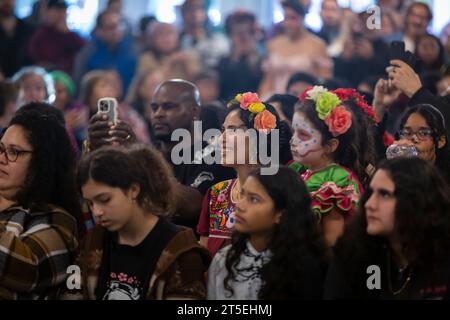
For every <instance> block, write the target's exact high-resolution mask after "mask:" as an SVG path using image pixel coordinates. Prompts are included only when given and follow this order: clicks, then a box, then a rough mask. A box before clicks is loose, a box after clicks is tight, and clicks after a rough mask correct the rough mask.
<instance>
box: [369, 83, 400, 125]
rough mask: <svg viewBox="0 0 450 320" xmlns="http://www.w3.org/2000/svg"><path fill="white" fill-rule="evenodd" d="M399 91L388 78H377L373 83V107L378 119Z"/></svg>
mask: <svg viewBox="0 0 450 320" xmlns="http://www.w3.org/2000/svg"><path fill="white" fill-rule="evenodd" d="M400 93H401V92H400V90H398V89H397V88H396V87H394V86H393V85H392V84H391V83H390V81H389V80H384V79H380V80H378V82H377V84H376V85H375V91H374V98H373V107H374V108H375V113H376V114H377V117H378V118H379V119H383V117H384V113H385V111H386V109H387V108H389V107H390V106H391V105H392V104H393V103H394V102H395V101H396V100H397V99H398V97H399V96H400Z"/></svg>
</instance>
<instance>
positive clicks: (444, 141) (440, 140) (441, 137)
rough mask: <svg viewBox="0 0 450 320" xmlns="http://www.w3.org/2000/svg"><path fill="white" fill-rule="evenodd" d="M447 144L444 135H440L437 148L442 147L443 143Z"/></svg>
mask: <svg viewBox="0 0 450 320" xmlns="http://www.w3.org/2000/svg"><path fill="white" fill-rule="evenodd" d="M446 144H447V139H446V138H445V136H440V137H439V140H438V145H437V147H438V149H442V148H443V147H445V145H446Z"/></svg>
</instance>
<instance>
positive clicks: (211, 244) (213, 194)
mask: <svg viewBox="0 0 450 320" xmlns="http://www.w3.org/2000/svg"><path fill="white" fill-rule="evenodd" d="M236 182H237V179H231V180H226V181H222V182H219V183H217V184H215V185H214V186H212V187H211V188H210V189H209V190H208V192H207V193H206V195H205V198H204V199H203V205H202V212H201V214H200V220H199V223H198V226H197V232H198V233H199V234H200V235H202V236H209V239H208V250H209V252H210V254H211V257H214V255H215V254H216V253H217V251H219V249H221V248H223V247H224V246H225V245H227V244H228V243H229V240H230V239H231V232H232V230H233V227H234V217H235V214H236V202H234V201H233V199H232V198H231V190H233V187H234V185H235V184H236Z"/></svg>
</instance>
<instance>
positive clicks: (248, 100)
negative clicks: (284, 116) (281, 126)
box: [228, 92, 277, 134]
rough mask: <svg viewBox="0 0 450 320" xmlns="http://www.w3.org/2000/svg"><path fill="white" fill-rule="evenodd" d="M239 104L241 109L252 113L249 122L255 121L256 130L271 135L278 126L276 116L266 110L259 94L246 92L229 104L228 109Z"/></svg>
mask: <svg viewBox="0 0 450 320" xmlns="http://www.w3.org/2000/svg"><path fill="white" fill-rule="evenodd" d="M236 104H239V106H240V107H241V109H243V110H247V111H249V112H250V115H249V118H248V120H249V121H250V122H252V121H253V126H254V128H255V129H256V130H258V131H259V132H263V133H266V134H267V133H269V132H270V131H271V130H273V129H275V128H276V126H277V118H276V116H275V115H274V114H273V113H272V112H270V111H269V110H267V109H266V106H265V105H264V103H262V102H261V100H260V99H259V97H258V94H256V93H253V92H246V93H242V94H238V95H236V97H235V98H234V99H233V100H231V101H230V102H229V103H228V107H231V106H233V105H236Z"/></svg>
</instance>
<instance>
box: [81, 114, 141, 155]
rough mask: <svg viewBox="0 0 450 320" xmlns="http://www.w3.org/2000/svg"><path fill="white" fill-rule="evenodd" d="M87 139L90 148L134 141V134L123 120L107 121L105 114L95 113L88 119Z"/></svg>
mask: <svg viewBox="0 0 450 320" xmlns="http://www.w3.org/2000/svg"><path fill="white" fill-rule="evenodd" d="M88 139H89V142H90V147H91V149H92V150H95V149H98V148H100V147H102V146H105V145H125V144H129V143H134V142H135V141H136V135H135V133H134V132H133V130H132V129H131V128H130V127H129V126H128V124H126V123H125V122H123V121H118V122H117V124H115V125H114V124H113V123H112V122H108V117H107V116H106V115H100V114H95V115H94V116H93V117H92V118H91V119H90V120H89V126H88Z"/></svg>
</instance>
